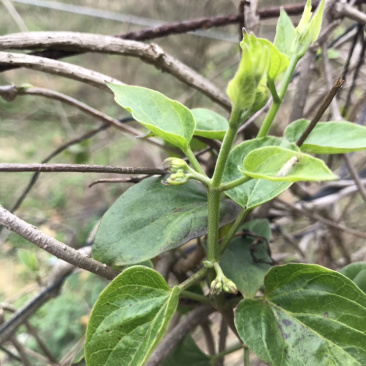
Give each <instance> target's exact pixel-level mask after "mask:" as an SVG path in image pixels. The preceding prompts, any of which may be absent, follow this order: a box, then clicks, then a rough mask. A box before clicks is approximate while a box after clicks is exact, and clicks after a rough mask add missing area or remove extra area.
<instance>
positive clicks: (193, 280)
mask: <svg viewBox="0 0 366 366" xmlns="http://www.w3.org/2000/svg"><path fill="white" fill-rule="evenodd" d="M209 271H210V269H209V268H206V267H203V268H201V269H200V270H199V271H197V272H196V273H195V274H194V275H192V276H191V277H189V278H187V279H186V280H185V281H184V282H182V283H181V284H180V285H179V286H178V287H179V290H180V293H182V292H183V291H185V290H186V289H187V288H189V287H191V286H192V285H194V284H195V283H196V282H198V281H200V280H202V279H203V278H204V277H205V276H206V275H207V273H208V272H209Z"/></svg>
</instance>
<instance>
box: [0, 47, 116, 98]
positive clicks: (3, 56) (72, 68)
mask: <svg viewBox="0 0 366 366" xmlns="http://www.w3.org/2000/svg"><path fill="white" fill-rule="evenodd" d="M0 64H10V65H18V66H20V67H25V68H27V69H32V70H37V71H42V72H45V73H48V74H54V75H58V76H64V77H66V78H69V79H72V80H77V81H81V82H83V83H86V84H90V85H92V86H95V87H97V88H99V89H102V90H104V91H107V92H109V93H112V91H111V90H110V89H109V88H108V87H107V85H106V83H105V82H106V81H108V82H109V83H115V84H123V83H122V82H120V81H119V80H117V79H114V78H111V77H110V76H107V75H103V74H101V73H99V72H96V71H92V70H89V69H86V68H84V67H81V66H76V65H72V64H68V63H66V62H61V61H55V60H51V59H48V58H41V57H37V56H30V55H23V54H20V53H8V52H0Z"/></svg>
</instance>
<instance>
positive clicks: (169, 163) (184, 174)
mask: <svg viewBox="0 0 366 366" xmlns="http://www.w3.org/2000/svg"><path fill="white" fill-rule="evenodd" d="M163 167H164V168H165V169H168V170H169V171H170V172H172V173H173V174H171V175H170V177H169V178H168V179H167V180H166V181H162V183H163V184H165V185H173V186H179V185H181V184H184V183H187V181H188V180H189V179H190V178H191V177H192V175H191V174H190V172H191V168H190V167H189V166H188V164H187V163H186V162H185V161H184V160H182V159H178V158H168V159H165V160H164V162H163Z"/></svg>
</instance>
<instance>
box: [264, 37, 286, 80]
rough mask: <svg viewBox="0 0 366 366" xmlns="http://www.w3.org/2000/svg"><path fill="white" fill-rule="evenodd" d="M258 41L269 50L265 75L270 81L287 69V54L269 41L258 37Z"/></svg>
mask: <svg viewBox="0 0 366 366" xmlns="http://www.w3.org/2000/svg"><path fill="white" fill-rule="evenodd" d="M258 41H259V42H260V43H261V44H262V45H263V46H264V47H267V48H268V50H269V62H268V66H267V77H268V79H269V80H270V81H272V82H273V81H274V80H275V79H276V77H277V76H278V75H280V74H281V72H283V71H285V70H286V69H287V66H288V64H289V61H288V58H287V56H286V55H285V54H284V53H282V52H280V51H279V50H278V49H277V47H276V46H274V45H273V43H271V42H270V41H268V40H266V39H263V38H259V39H258Z"/></svg>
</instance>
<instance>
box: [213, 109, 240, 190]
mask: <svg viewBox="0 0 366 366" xmlns="http://www.w3.org/2000/svg"><path fill="white" fill-rule="evenodd" d="M239 118H240V111H239V110H237V109H233V110H232V112H231V115H230V120H229V128H228V130H227V131H226V134H225V137H224V141H223V142H222V146H221V149H220V153H219V157H218V158H217V162H216V167H215V172H214V174H213V177H212V187H213V188H219V187H220V184H221V181H222V176H223V174H224V169H225V166H226V161H227V158H228V156H229V153H230V150H231V147H232V145H233V142H234V139H235V137H236V133H237V131H238V128H239V126H238V125H239Z"/></svg>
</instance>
